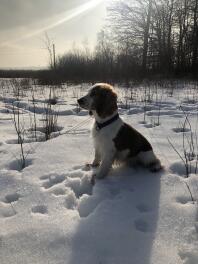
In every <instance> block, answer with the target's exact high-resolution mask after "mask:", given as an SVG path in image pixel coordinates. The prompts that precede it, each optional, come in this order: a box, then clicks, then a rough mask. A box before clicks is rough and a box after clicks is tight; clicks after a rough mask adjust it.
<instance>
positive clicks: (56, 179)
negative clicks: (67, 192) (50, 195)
mask: <svg viewBox="0 0 198 264" xmlns="http://www.w3.org/2000/svg"><path fill="white" fill-rule="evenodd" d="M40 180H43V181H44V182H43V184H42V187H43V188H45V189H49V188H51V187H53V186H54V185H56V184H59V183H61V182H63V181H64V180H65V175H63V174H62V175H61V174H60V175H48V176H47V175H44V176H41V177H40Z"/></svg>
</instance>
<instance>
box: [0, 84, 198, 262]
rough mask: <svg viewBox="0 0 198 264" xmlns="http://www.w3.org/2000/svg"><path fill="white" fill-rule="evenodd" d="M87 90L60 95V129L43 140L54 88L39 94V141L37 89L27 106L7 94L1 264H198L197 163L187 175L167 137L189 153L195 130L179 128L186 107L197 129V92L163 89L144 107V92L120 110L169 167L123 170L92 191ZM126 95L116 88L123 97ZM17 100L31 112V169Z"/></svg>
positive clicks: (1, 121) (2, 106)
mask: <svg viewBox="0 0 198 264" xmlns="http://www.w3.org/2000/svg"><path fill="white" fill-rule="evenodd" d="M87 87H88V85H87V86H86V85H83V86H75V87H65V88H64V87H62V89H63V91H62V92H61V90H58V91H57V94H58V104H57V105H55V106H54V108H53V110H54V111H59V112H60V116H59V118H58V126H59V128H60V129H59V130H60V131H56V132H54V133H53V135H52V138H51V139H50V140H48V141H43V140H44V139H43V138H42V134H43V133H44V132H43V130H42V129H41V128H42V124H43V123H42V122H43V121H42V119H43V114H42V111H43V105H44V102H46V101H45V100H46V98H47V95H48V88H47V87H46V89H45V92H44V94H45V96H43V97H42V96H41V93H40V89H41V87H37V89H38V91H37V93H35V98H36V103H37V104H36V109H37V110H36V118H37V121H38V131H37V132H38V135H40V136H41V138H42V140H40V141H39V142H35V139H34V138H33V135H32V134H31V130H30V127H31V126H30V122H29V119H30V115H32V109H33V108H32V103H31V101H30V99H31V96H30V94H29V92H28V91H27V94H26V95H25V96H24V97H23V98H22V99H21V101H20V103H18V102H16V100H14V97H13V94H12V92H11V91H9V89H8V90H7V92H5V91H4V92H3V96H2V97H0V155H1V159H0V258H1V259H0V263H1V264H8V263H9V264H12V263H17V264H18V263H20V264H21V263H28V264H31V263H32V264H35V263H38V264H43V263H50V264H63V263H64V264H79V263H83V264H84V263H85V264H93V263H94V264H121V263H122V264H131V263H134V264H197V263H198V206H197V201H198V195H197V194H198V175H197V174H196V173H194V172H195V169H196V163H195V161H192V163H191V173H190V175H189V177H188V178H186V177H185V172H186V170H185V167H184V165H183V163H182V161H181V159H179V157H178V155H177V154H176V153H175V151H174V150H173V149H172V147H171V146H170V144H169V142H168V138H169V139H170V141H171V142H172V143H173V144H174V146H176V147H177V149H178V150H181V149H182V142H183V135H184V133H185V135H186V136H190V131H189V127H187V128H186V129H185V130H184V132H183V131H182V130H181V122H183V121H184V119H185V117H184V113H183V112H182V110H181V108H180V105H182V104H184V101H185V111H187V112H188V116H189V120H190V122H191V125H192V129H193V131H195V130H196V129H197V120H198V113H197V103H196V102H195V104H192V103H191V101H190V99H191V97H189V98H190V99H189V100H187V94H188V95H189V93H192V94H193V92H194V90H192V89H191V87H190V85H189V87H184V88H181V91H180V89H178V88H177V89H176V90H175V91H174V93H173V97H170V96H169V94H168V90H167V91H166V89H165V88H163V89H161V90H160V89H158V93H159V94H160V96H159V94H158V98H161V97H162V96H163V99H160V100H159V101H157V99H156V101H155V100H154V99H153V101H152V102H147V103H146V108H145V102H142V101H141V98H142V96H143V95H142V94H144V90H143V92H142V94H141V90H140V89H139V93H140V95H138V98H139V101H138V98H135V100H133V101H129V104H128V107H127V108H126V109H125V107H124V105H122V107H120V108H119V111H120V113H121V117H122V118H123V119H124V120H125V121H126V122H128V123H129V124H131V125H133V126H134V127H135V128H136V129H138V130H139V131H140V132H141V133H143V134H144V135H145V136H146V137H147V138H148V139H149V141H150V142H151V143H152V145H153V147H154V150H155V152H156V154H157V155H158V156H159V158H160V159H161V160H162V163H163V165H164V170H163V171H161V172H159V173H155V174H153V173H151V172H148V171H147V170H145V169H143V168H127V167H115V168H113V169H112V170H111V172H110V175H109V176H108V177H107V178H106V179H104V180H97V181H96V183H95V185H94V186H92V185H91V184H90V179H91V174H92V171H91V169H90V168H89V167H88V166H86V165H85V164H86V163H87V162H90V161H91V160H92V158H93V146H92V140H91V137H90V135H89V134H90V132H89V128H90V126H91V123H92V119H91V118H89V116H88V113H87V111H80V112H78V111H79V110H78V108H77V105H76V99H77V98H79V97H80V95H82V94H83V93H85V92H86V89H87ZM122 89H124V88H122V87H121V88H120V91H119V89H118V88H117V90H118V92H119V93H120V94H123V92H122ZM152 96H153V97H154V96H155V94H154V95H152ZM156 98H157V97H156ZM13 102H14V104H15V106H16V107H19V108H20V111H21V113H23V114H22V115H21V116H23V117H22V119H21V120H23V121H24V126H25V128H26V134H25V143H24V150H25V153H26V154H28V155H27V160H26V167H25V168H24V169H23V170H21V168H20V163H19V158H20V146H19V145H18V144H17V137H16V133H15V131H14V125H13V121H12V118H13V116H12V109H13V108H12V103H13ZM123 102H124V100H123ZM119 106H121V103H119ZM159 106H160V116H159V124H158V125H156V123H157V121H158V115H159ZM183 109H184V108H183ZM145 110H146V116H145V121H144V111H145ZM78 124H81V125H78ZM39 133H40V134H39ZM195 146H196V144H195ZM188 187H189V188H190V191H191V193H192V196H193V201H192V199H191V195H190V192H189V189H188Z"/></svg>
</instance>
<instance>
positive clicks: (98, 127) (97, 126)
mask: <svg viewBox="0 0 198 264" xmlns="http://www.w3.org/2000/svg"><path fill="white" fill-rule="evenodd" d="M118 118H119V114H116V115H115V116H113V117H112V118H111V119H109V120H107V121H106V122H104V123H99V122H98V121H96V130H100V129H102V128H103V127H106V126H108V125H110V124H111V123H113V122H115V121H116V120H117V119H118Z"/></svg>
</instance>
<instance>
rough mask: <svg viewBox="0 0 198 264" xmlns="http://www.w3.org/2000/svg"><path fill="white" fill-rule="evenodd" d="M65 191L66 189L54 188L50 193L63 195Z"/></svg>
mask: <svg viewBox="0 0 198 264" xmlns="http://www.w3.org/2000/svg"><path fill="white" fill-rule="evenodd" d="M65 193H66V191H65V190H64V189H62V188H56V189H54V190H52V194H54V195H55V196H60V195H65Z"/></svg>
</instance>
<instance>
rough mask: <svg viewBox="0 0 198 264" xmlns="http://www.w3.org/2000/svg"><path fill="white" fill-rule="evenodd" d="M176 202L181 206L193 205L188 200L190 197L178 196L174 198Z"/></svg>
mask: <svg viewBox="0 0 198 264" xmlns="http://www.w3.org/2000/svg"><path fill="white" fill-rule="evenodd" d="M176 202H177V203H180V204H181V205H185V204H191V203H193V202H192V200H190V197H189V198H188V197H186V196H178V197H177V198H176Z"/></svg>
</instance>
